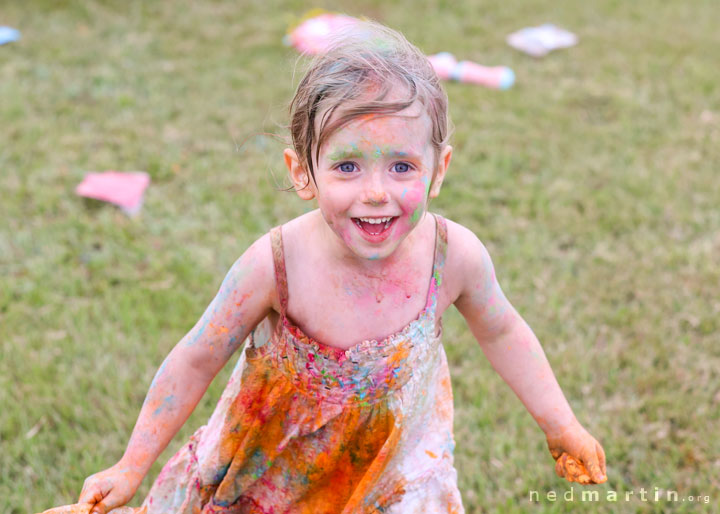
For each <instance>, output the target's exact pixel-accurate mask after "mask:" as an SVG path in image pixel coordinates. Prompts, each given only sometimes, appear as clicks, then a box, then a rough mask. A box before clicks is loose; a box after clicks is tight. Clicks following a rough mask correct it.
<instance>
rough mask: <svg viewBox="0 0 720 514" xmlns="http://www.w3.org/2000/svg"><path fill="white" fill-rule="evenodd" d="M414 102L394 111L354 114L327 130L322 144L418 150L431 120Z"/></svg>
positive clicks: (427, 138)
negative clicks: (341, 123)
mask: <svg viewBox="0 0 720 514" xmlns="http://www.w3.org/2000/svg"><path fill="white" fill-rule="evenodd" d="M415 105H416V104H413V105H412V106H410V107H409V108H408V109H405V110H403V111H399V112H397V113H394V114H383V115H378V114H373V113H370V114H365V115H361V116H358V117H357V118H355V119H353V120H352V121H350V122H349V123H348V124H346V125H344V126H343V127H341V128H339V129H338V130H336V131H335V132H334V133H333V134H331V135H330V136H329V137H328V140H327V144H326V145H324V146H326V148H328V149H331V150H335V149H337V148H336V147H338V146H351V147H359V148H362V147H363V146H367V145H371V146H376V145H378V144H382V145H388V146H398V147H409V148H411V149H414V150H415V151H420V150H421V149H423V148H424V147H426V146H428V145H430V136H431V133H432V122H431V120H430V116H429V115H428V113H427V112H425V110H424V109H422V108H420V109H418V108H417V107H415ZM420 107H422V106H421V105H420Z"/></svg>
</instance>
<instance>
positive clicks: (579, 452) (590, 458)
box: [545, 423, 607, 485]
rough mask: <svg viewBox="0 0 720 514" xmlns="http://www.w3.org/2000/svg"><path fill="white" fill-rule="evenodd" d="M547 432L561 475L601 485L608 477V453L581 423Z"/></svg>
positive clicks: (551, 450) (556, 469) (570, 480)
mask: <svg viewBox="0 0 720 514" xmlns="http://www.w3.org/2000/svg"><path fill="white" fill-rule="evenodd" d="M545 435H546V436H547V443H548V448H549V449H550V454H551V455H552V456H553V459H555V472H556V473H557V474H558V476H559V477H561V478H565V479H567V480H568V481H569V482H578V483H579V484H583V485H586V484H602V483H603V482H605V481H606V480H607V475H606V470H605V452H604V451H603V448H602V446H600V443H599V442H597V440H596V439H595V438H594V437H593V436H591V435H590V434H589V433H588V432H587V430H585V429H584V428H583V427H582V425H580V423H574V424H572V425H570V426H569V427H566V428H563V429H561V430H558V431H549V432H547V433H546V434H545Z"/></svg>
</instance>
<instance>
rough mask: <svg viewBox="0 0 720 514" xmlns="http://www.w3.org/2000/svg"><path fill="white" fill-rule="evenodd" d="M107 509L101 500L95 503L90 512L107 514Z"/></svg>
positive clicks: (92, 513)
mask: <svg viewBox="0 0 720 514" xmlns="http://www.w3.org/2000/svg"><path fill="white" fill-rule="evenodd" d="M106 511H107V508H106V507H105V504H104V503H103V502H99V503H97V504H95V506H94V507H93V508H92V509H90V514H105V512H106Z"/></svg>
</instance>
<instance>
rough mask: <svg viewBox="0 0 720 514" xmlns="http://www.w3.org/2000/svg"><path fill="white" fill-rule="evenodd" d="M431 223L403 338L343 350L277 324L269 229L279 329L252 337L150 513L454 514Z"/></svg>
mask: <svg viewBox="0 0 720 514" xmlns="http://www.w3.org/2000/svg"><path fill="white" fill-rule="evenodd" d="M435 219H436V238H435V241H436V242H435V258H434V263H433V270H432V276H431V279H430V286H429V290H428V295H427V302H426V306H425V308H424V309H423V311H422V312H421V313H420V315H419V316H418V317H417V319H415V320H414V321H412V322H410V323H409V324H408V325H407V326H406V327H405V328H404V329H403V330H401V331H400V332H397V333H395V334H393V335H391V336H389V337H387V338H386V339H384V340H383V341H380V342H378V341H365V342H363V343H360V344H358V345H357V346H354V347H352V348H350V349H348V350H342V349H339V348H334V347H331V346H327V345H324V344H322V343H320V342H318V341H315V340H313V339H312V338H310V337H307V336H306V335H304V334H303V333H302V332H301V330H300V329H299V328H298V327H297V326H295V325H294V324H293V323H292V322H291V321H290V320H289V319H288V317H287V315H286V312H285V310H286V308H287V302H288V295H287V277H286V274H285V262H284V256H283V248H282V232H281V229H280V228H275V229H273V231H272V232H271V236H272V237H271V239H272V245H273V255H274V260H275V275H276V281H277V287H278V296H279V299H280V305H281V311H282V312H281V313H280V319H281V321H280V323H278V327H277V329H275V330H273V329H272V328H271V327H270V323H269V321H268V320H265V321H264V322H263V323H261V325H260V326H259V327H258V328H257V329H256V330H255V331H254V332H253V334H252V336H251V337H250V338H249V342H248V345H247V347H246V349H245V352H244V353H243V354H242V356H241V357H240V359H239V361H238V363H237V366H236V367H235V370H234V371H233V373H232V376H231V378H230V381H229V382H228V385H227V387H226V388H225V391H224V393H223V395H222V398H221V399H220V402H219V403H218V405H217V407H216V409H215V412H214V413H213V415H212V416H211V418H210V421H209V422H208V424H207V425H206V426H203V427H201V428H200V429H199V430H197V431H196V432H195V434H194V435H193V436H192V437H191V438H190V441H189V442H188V443H187V444H186V445H185V446H183V447H182V448H181V449H180V451H178V453H176V454H175V456H173V457H172V458H171V459H170V461H169V462H168V463H167V464H166V465H165V467H164V468H163V470H162V472H161V473H160V475H159V477H158V478H157V480H156V481H155V484H154V485H153V487H152V489H151V491H150V493H149V495H148V497H147V498H146V499H145V502H144V504H143V505H147V506H148V514H169V513H183V514H191V513H193V514H195V513H282V512H291V513H312V514H322V513H348V514H349V513H366V512H367V513H369V512H383V513H386V512H393V513H403V514H412V513H435V512H442V513H445V512H453V513H456V512H463V507H462V503H461V499H460V493H459V491H458V488H457V474H456V472H455V469H454V468H453V457H452V454H453V447H454V442H453V435H452V422H453V404H452V391H451V388H450V376H449V371H448V366H447V360H446V357H445V352H444V350H443V347H442V344H441V341H440V334H439V332H441V330H440V329H441V323H440V322H437V323H436V321H435V309H436V306H437V297H438V290H439V288H440V285H441V282H442V273H443V266H444V263H445V254H446V249H447V229H446V225H445V221H444V219H443V218H441V217H440V216H435Z"/></svg>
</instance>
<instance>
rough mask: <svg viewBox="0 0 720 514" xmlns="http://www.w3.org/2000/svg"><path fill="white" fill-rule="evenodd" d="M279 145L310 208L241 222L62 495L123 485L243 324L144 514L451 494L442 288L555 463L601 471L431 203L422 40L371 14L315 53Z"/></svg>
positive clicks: (402, 509) (432, 132)
mask: <svg viewBox="0 0 720 514" xmlns="http://www.w3.org/2000/svg"><path fill="white" fill-rule="evenodd" d="M291 117H292V121H291V132H292V138H293V148H292V149H286V150H285V153H284V157H285V163H286V165H287V167H288V170H289V173H290V177H291V179H292V182H293V184H294V187H295V190H296V192H297V194H298V195H299V196H300V198H302V199H303V200H308V201H310V200H316V201H317V205H318V207H319V208H318V209H316V210H314V211H312V212H310V213H308V214H305V215H303V216H300V217H298V218H296V219H294V220H292V221H290V222H288V223H286V224H285V225H283V226H282V227H276V228H274V229H273V230H272V231H270V233H268V234H266V235H264V236H263V237H261V238H260V239H258V240H257V241H256V242H255V243H254V244H253V245H252V246H251V247H250V248H249V249H248V250H247V251H246V252H245V253H244V254H243V255H242V257H240V259H239V260H238V261H237V262H236V263H235V264H234V265H233V266H232V268H231V269H230V272H229V273H228V275H227V277H226V278H225V280H224V282H223V284H222V286H221V287H220V291H219V292H218V294H217V296H216V297H215V299H214V300H213V301H212V303H211V304H210V306H209V307H208V309H207V310H206V312H205V314H204V315H203V316H202V318H201V319H200V321H198V323H197V324H196V325H195V326H194V327H193V328H192V330H191V331H190V332H189V333H188V334H187V335H186V336H185V337H184V338H183V339H182V340H181V341H180V342H179V343H178V344H177V346H176V347H175V348H174V349H173V350H172V351H171V352H170V354H169V355H168V357H167V358H166V359H165V361H164V362H163V364H162V366H161V367H160V369H159V371H158V372H157V375H156V376H155V379H154V380H153V382H152V385H151V386H150V390H149V391H148V394H147V398H146V400H145V403H144V405H143V407H142V410H141V412H140V416H139V418H138V421H137V424H136V426H135V429H134V430H133V433H132V436H131V438H130V442H129V444H128V447H127V450H126V451H125V454H124V455H123V457H122V458H121V459H120V461H119V462H118V463H117V464H115V465H114V466H112V467H111V468H109V469H107V470H105V471H102V472H99V473H96V474H95V475H92V476H91V477H89V478H88V479H87V480H86V481H85V484H84V487H83V490H82V493H81V494H80V499H79V501H80V502H81V503H90V504H94V509H93V512H100V513H104V512H106V511H107V510H109V509H111V508H114V507H116V506H120V505H124V504H125V503H126V502H128V501H129V500H130V499H131V498H132V496H133V494H134V493H135V491H136V489H137V488H138V486H139V484H140V482H141V480H142V479H143V477H144V476H145V474H146V473H147V472H148V470H149V469H150V466H151V464H152V463H153V462H154V461H155V459H156V458H157V457H158V455H159V454H160V453H161V452H162V451H163V449H164V448H165V447H166V445H167V444H168V443H169V441H170V440H171V439H172V437H173V436H174V435H175V433H176V432H177V431H178V430H179V428H180V427H181V426H182V424H183V423H184V421H185V420H186V419H187V417H188V416H189V415H190V413H191V412H192V410H193V409H194V408H195V405H196V404H197V402H198V401H199V400H200V397H201V396H202V395H203V393H204V392H205V390H206V388H207V386H208V384H209V383H210V382H211V380H212V379H213V377H214V376H215V375H216V374H217V373H218V372H219V370H220V369H221V368H222V367H223V365H224V364H225V363H226V362H227V360H228V359H229V358H230V357H231V356H232V355H233V354H234V353H235V351H236V350H238V349H239V348H240V346H241V345H242V343H243V341H244V340H245V339H246V338H247V337H248V336H249V340H248V344H247V346H246V348H245V351H244V353H243V354H242V356H241V358H240V360H239V362H238V364H237V366H236V368H235V371H234V372H233V374H232V377H231V379H230V381H229V383H228V385H227V387H226V389H225V392H224V393H223V396H222V398H221V400H220V402H219V403H218V406H217V408H216V410H215V412H214V414H213V415H212V417H211V418H210V421H209V422H208V424H207V425H206V426H204V427H201V428H200V429H199V430H198V431H197V432H195V434H194V435H193V436H192V437H191V438H190V441H189V442H188V443H187V444H186V445H185V446H184V447H182V448H181V449H180V451H179V452H178V453H177V454H176V455H175V456H174V457H173V458H172V459H170V461H169V462H168V463H167V464H166V466H165V467H164V468H163V470H162V472H161V474H160V476H159V477H158V479H157V480H156V482H155V484H154V485H153V487H152V489H151V491H150V493H149V495H148V497H147V498H146V499H145V502H144V504H143V505H144V506H145V507H147V508H148V512H149V514H153V513H162V514H167V513H188V514H189V513H200V512H203V513H211V512H212V513H218V512H227V513H230V512H263V513H266V512H307V513H340V512H343V513H356V512H398V513H404V514H407V513H414V512H462V511H463V507H462V503H461V499H460V493H459V491H458V488H457V484H456V472H455V469H454V468H453V447H454V442H453V435H452V428H453V403H452V392H451V389H450V377H449V375H448V365H447V360H446V358H445V352H444V350H443V347H442V344H441V341H440V337H441V333H442V326H441V317H442V314H443V312H445V309H447V308H448V307H449V306H450V305H451V304H453V305H455V306H456V307H457V308H458V310H459V311H460V312H461V313H462V315H463V316H464V317H465V319H466V320H467V323H468V326H469V327H470V330H471V331H472V333H473V334H474V335H475V337H476V338H477V340H478V342H479V343H480V346H481V348H482V349H483V351H484V352H485V355H486V356H487V358H488V359H489V360H490V362H491V364H492V366H493V367H494V368H495V370H496V371H497V372H498V373H499V374H500V375H501V376H502V378H503V379H504V380H505V381H506V382H507V383H508V384H509V385H510V387H511V388H512V389H513V391H515V393H516V394H517V395H518V397H519V398H520V400H521V401H522V402H523V403H524V405H525V406H526V407H527V409H528V410H529V411H530V414H532V416H533V417H534V418H535V420H536V421H537V423H538V424H539V425H540V427H541V428H542V429H543V431H544V432H545V434H546V436H547V440H548V445H549V448H550V452H551V454H552V456H553V457H554V458H555V459H556V461H557V462H556V471H557V472H558V474H559V475H560V476H565V477H566V478H567V479H568V480H570V481H578V482H580V483H584V484H587V483H600V482H604V481H605V480H606V478H605V458H604V454H603V450H602V448H601V446H600V444H599V443H598V442H597V441H596V440H595V439H594V438H593V437H592V436H591V435H590V434H589V433H588V432H587V431H585V429H584V428H583V427H582V426H581V425H580V423H579V422H578V421H577V420H576V419H575V416H574V415H573V412H572V410H571V409H570V407H569V405H568V403H567V401H566V400H565V398H564V396H563V393H562V391H561V390H560V387H559V386H558V384H557V381H556V380H555V377H554V375H553V373H552V370H551V369H550V366H549V364H548V361H547V360H546V358H545V356H544V353H543V351H542V348H541V347H540V344H539V343H538V341H537V339H536V337H535V335H534V334H533V332H532V331H531V330H530V328H529V327H528V325H527V324H526V323H525V322H524V321H523V319H522V318H521V317H520V315H519V314H518V313H517V312H516V311H515V309H514V308H513V307H512V305H510V303H509V302H508V300H507V299H506V298H505V296H504V295H503V292H502V290H501V289H500V286H499V285H498V282H497V280H496V278H495V272H494V270H493V265H492V262H491V260H490V257H489V255H488V253H487V251H486V249H485V247H484V246H483V244H482V243H481V242H480V241H479V240H478V238H477V237H476V236H475V234H473V233H472V232H470V231H469V230H468V229H466V228H464V227H463V226H461V225H459V224H457V223H454V222H451V221H449V220H445V219H443V218H442V217H440V216H439V215H436V214H430V213H428V210H427V209H428V202H429V200H430V199H431V198H435V197H436V196H438V194H439V192H440V187H441V186H442V183H443V179H444V178H445V173H446V172H447V169H448V165H449V164H450V159H451V156H452V148H451V147H450V146H448V144H447V140H448V114H447V97H446V95H445V93H444V91H443V89H442V87H441V86H440V84H439V82H438V78H437V76H436V75H435V73H434V72H433V69H432V67H431V66H430V64H429V62H428V60H427V58H426V57H425V56H424V55H423V54H422V53H421V52H420V51H419V50H418V49H417V48H415V47H414V46H412V45H411V44H410V43H408V42H407V41H406V40H405V39H404V38H403V37H402V36H401V35H399V34H397V33H395V32H393V31H391V30H389V29H386V28H384V27H381V26H379V25H376V24H372V23H365V24H363V25H361V26H360V27H359V28H356V29H354V30H353V32H351V33H348V34H345V35H344V37H342V38H341V39H340V40H339V41H338V42H337V44H336V45H335V46H334V47H333V48H332V49H331V50H330V51H329V52H328V53H326V54H324V55H322V56H319V57H317V58H316V59H315V61H314V62H313V64H312V65H311V67H310V69H309V71H308V72H307V74H306V75H305V77H304V78H303V80H302V81H301V83H300V85H299V86H298V89H297V92H296V94H295V98H294V99H293V101H292V104H291Z"/></svg>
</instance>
